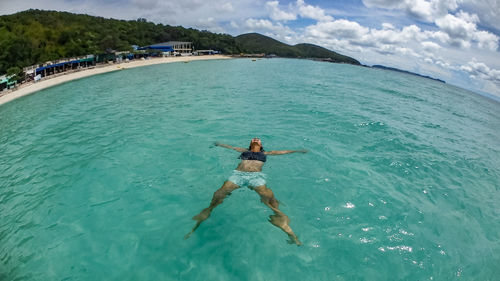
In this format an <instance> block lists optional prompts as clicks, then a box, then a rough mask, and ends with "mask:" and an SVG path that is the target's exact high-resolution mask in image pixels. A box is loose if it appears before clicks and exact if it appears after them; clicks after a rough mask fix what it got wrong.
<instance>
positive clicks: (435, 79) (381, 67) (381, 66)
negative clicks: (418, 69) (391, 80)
mask: <svg viewBox="0 0 500 281" xmlns="http://www.w3.org/2000/svg"><path fill="white" fill-rule="evenodd" d="M372 67H373V68H380V69H385V70H392V71H397V72H401V73H406V74H410V75H415V76H419V77H423V78H427V79H431V80H434V81H438V82H441V83H446V82H445V81H443V80H441V79H437V78H433V77H430V76H426V75H421V74H418V73H415V72H410V71H406V70H401V69H398V68H394V67H388V66H383V65H373V66H372Z"/></svg>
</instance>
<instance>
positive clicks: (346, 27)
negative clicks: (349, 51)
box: [306, 19, 370, 39]
mask: <svg viewBox="0 0 500 281" xmlns="http://www.w3.org/2000/svg"><path fill="white" fill-rule="evenodd" d="M369 31H370V29H369V28H366V27H364V26H361V25H360V24H359V23H357V22H354V21H348V20H344V19H341V20H336V21H330V22H318V23H317V24H315V25H311V26H308V27H307V28H306V33H307V35H310V36H313V37H319V38H328V37H340V38H343V39H360V38H361V37H362V36H363V35H365V34H367V33H368V32H369Z"/></svg>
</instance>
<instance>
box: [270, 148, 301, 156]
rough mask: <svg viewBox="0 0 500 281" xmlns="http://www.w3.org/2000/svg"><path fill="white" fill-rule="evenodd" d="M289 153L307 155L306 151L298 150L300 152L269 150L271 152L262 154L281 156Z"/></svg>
mask: <svg viewBox="0 0 500 281" xmlns="http://www.w3.org/2000/svg"><path fill="white" fill-rule="evenodd" d="M289 153H307V150H306V149H300V150H271V151H265V152H264V154H266V155H282V154H289Z"/></svg>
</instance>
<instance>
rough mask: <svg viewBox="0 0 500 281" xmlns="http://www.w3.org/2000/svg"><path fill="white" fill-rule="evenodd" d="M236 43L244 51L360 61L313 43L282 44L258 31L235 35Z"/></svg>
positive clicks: (348, 61) (355, 62)
mask: <svg viewBox="0 0 500 281" xmlns="http://www.w3.org/2000/svg"><path fill="white" fill-rule="evenodd" d="M236 43H238V46H239V47H240V48H241V50H242V51H243V52H245V53H252V52H253V53H266V54H275V55H277V56H280V57H293V58H323V59H330V61H332V62H339V63H350V64H357V65H359V64H360V63H359V62H358V61H357V60H355V59H353V58H351V57H348V56H344V55H341V54H339V53H336V52H333V51H330V50H328V49H325V48H323V47H320V46H316V45H313V44H297V45H294V46H291V45H287V44H284V43H282V42H280V41H277V40H274V39H272V38H269V37H267V36H264V35H261V34H258V33H248V34H242V35H239V36H236Z"/></svg>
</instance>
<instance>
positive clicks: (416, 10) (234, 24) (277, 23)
mask: <svg viewBox="0 0 500 281" xmlns="http://www.w3.org/2000/svg"><path fill="white" fill-rule="evenodd" d="M29 8H36V9H50V10H59V11H69V12H74V13H86V14H90V15H97V16H103V17H108V18H109V17H111V18H119V19H137V18H139V17H143V18H146V19H148V20H149V21H153V22H155V23H164V24H170V25H182V26H185V27H193V28H198V29H206V30H210V31H213V32H219V33H229V34H231V35H239V34H242V33H247V32H259V33H262V34H265V35H268V36H271V37H273V38H275V39H277V40H280V41H283V42H285V43H288V44H297V43H312V44H317V45H320V46H323V47H326V48H328V49H331V50H334V51H337V52H339V53H342V54H345V55H349V56H352V57H354V58H356V59H358V60H359V61H361V62H362V63H363V64H367V65H373V64H383V65H387V66H391V67H397V68H401V69H405V70H409V71H414V72H418V73H421V74H424V75H429V76H432V77H436V78H440V79H443V80H445V81H447V82H448V83H450V84H453V85H457V86H460V87H463V88H466V89H471V90H473V91H477V92H486V93H489V94H492V95H495V96H497V97H500V55H499V44H500V0H482V1H476V0H338V1H325V0H323V1H321V0H286V1H285V0H281V1H280V0H274V1H266V0H239V1H228V0H211V1H206V0H182V1H178V0H176V1H172V0H111V1H103V0H78V1H77V0H1V1H0V14H11V13H15V12H18V11H22V10H26V9H29Z"/></svg>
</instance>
